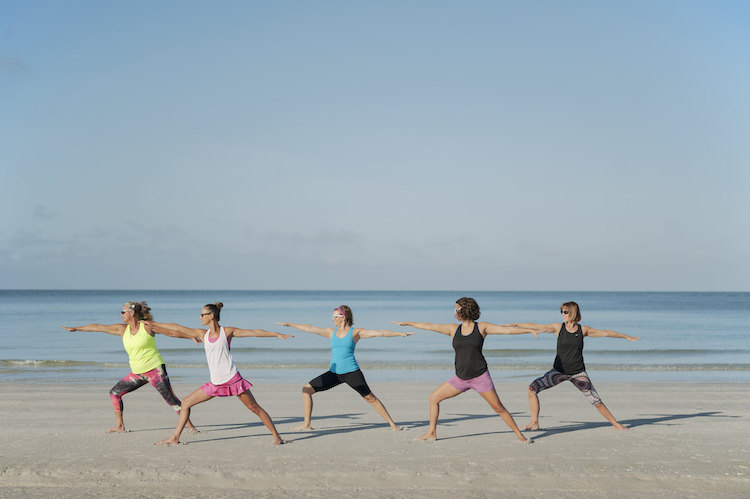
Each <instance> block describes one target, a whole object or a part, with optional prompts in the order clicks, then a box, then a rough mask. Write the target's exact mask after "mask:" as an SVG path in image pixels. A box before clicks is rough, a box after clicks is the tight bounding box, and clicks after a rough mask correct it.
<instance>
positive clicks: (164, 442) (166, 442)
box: [154, 437, 180, 445]
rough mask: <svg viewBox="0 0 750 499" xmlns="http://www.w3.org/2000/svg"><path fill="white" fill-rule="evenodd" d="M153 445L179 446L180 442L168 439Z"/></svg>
mask: <svg viewBox="0 0 750 499" xmlns="http://www.w3.org/2000/svg"><path fill="white" fill-rule="evenodd" d="M154 445H180V441H179V440H178V439H176V438H174V437H169V438H167V439H165V440H159V441H158V442H156V443H154Z"/></svg>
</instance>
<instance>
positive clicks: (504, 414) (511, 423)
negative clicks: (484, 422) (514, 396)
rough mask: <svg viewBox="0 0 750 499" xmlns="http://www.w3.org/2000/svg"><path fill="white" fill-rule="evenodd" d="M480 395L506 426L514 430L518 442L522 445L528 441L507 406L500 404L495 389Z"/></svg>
mask: <svg viewBox="0 0 750 499" xmlns="http://www.w3.org/2000/svg"><path fill="white" fill-rule="evenodd" d="M479 395H481V396H482V398H483V399H484V400H486V401H487V403H488V404H490V407H492V409H493V410H494V411H495V412H496V413H497V414H498V415H499V416H500V417H501V418H502V419H503V421H505V424H507V425H508V427H509V428H510V429H511V430H513V433H515V434H516V436H517V437H518V440H520V441H521V443H524V442H526V441H527V440H528V439H527V438H526V437H524V436H523V433H521V430H519V429H518V425H517V424H516V421H515V420H514V419H513V416H512V415H511V413H510V412H508V410H507V409H506V408H505V406H503V403H502V402H500V397H498V396H497V391H495V389H494V388H493V389H492V390H490V391H487V392H482V393H480V394H479Z"/></svg>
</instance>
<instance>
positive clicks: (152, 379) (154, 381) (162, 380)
mask: <svg viewBox="0 0 750 499" xmlns="http://www.w3.org/2000/svg"><path fill="white" fill-rule="evenodd" d="M143 376H145V377H146V378H147V379H148V382H149V383H151V386H153V387H154V388H155V389H156V391H157V392H159V395H161V396H162V398H163V399H164V401H165V402H166V403H167V404H169V406H170V407H171V408H172V409H174V411H175V412H176V413H177V414H180V408H181V407H182V402H180V399H178V398H177V396H176V395H175V394H174V390H172V384H171V383H170V382H169V375H168V374H167V367H166V366H165V365H164V364H162V365H161V366H159V367H157V368H156V369H152V370H151V371H149V372H147V373H143ZM193 393H195V392H193ZM183 426H184V425H183ZM187 427H188V430H190V432H191V433H197V432H198V429H197V428H196V427H195V426H193V423H191V422H190V419H188V420H187Z"/></svg>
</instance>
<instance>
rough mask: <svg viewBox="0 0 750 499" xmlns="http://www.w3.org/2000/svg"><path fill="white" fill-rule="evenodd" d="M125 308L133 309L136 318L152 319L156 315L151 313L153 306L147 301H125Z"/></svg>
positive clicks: (141, 319)
mask: <svg viewBox="0 0 750 499" xmlns="http://www.w3.org/2000/svg"><path fill="white" fill-rule="evenodd" d="M125 308H127V309H128V310H132V311H133V315H134V316H135V318H136V320H139V321H152V320H154V316H153V315H152V314H151V307H149V306H148V304H147V303H146V302H145V301H141V302H138V301H129V302H127V303H125Z"/></svg>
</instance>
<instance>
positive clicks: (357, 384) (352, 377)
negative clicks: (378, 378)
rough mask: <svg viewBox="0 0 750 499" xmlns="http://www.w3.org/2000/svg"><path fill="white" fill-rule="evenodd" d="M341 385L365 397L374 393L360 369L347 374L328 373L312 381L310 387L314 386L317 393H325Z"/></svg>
mask: <svg viewBox="0 0 750 499" xmlns="http://www.w3.org/2000/svg"><path fill="white" fill-rule="evenodd" d="M341 383H346V384H347V385H349V386H351V387H352V388H353V389H354V390H356V391H357V393H359V394H360V395H361V396H363V397H366V396H368V395H370V394H371V393H372V390H370V387H369V386H367V381H365V376H364V374H362V371H361V370H360V369H357V370H356V371H352V372H350V373H346V374H336V373H334V372H331V371H326V372H324V373H323V374H321V375H320V376H318V377H317V378H315V379H314V380H312V381H310V386H312V387H313V389H314V390H315V391H316V392H323V391H325V390H330V389H331V388H333V387H334V386H339V385H340V384H341Z"/></svg>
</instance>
